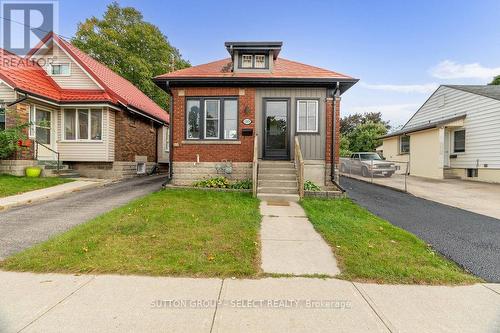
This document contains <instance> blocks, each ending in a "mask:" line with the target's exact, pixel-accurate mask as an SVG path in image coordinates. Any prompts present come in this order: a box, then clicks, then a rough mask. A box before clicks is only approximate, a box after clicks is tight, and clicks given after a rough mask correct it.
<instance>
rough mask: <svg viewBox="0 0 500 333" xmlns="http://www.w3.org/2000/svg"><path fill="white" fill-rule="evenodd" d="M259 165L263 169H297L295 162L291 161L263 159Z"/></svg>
mask: <svg viewBox="0 0 500 333" xmlns="http://www.w3.org/2000/svg"><path fill="white" fill-rule="evenodd" d="M259 167H261V168H262V169H295V165H294V163H293V162H289V161H284V162H282V161H279V162H276V161H261V162H259Z"/></svg>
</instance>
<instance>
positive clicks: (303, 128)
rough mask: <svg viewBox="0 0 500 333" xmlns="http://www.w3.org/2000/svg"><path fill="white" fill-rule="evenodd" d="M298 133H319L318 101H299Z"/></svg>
mask: <svg viewBox="0 0 500 333" xmlns="http://www.w3.org/2000/svg"><path fill="white" fill-rule="evenodd" d="M297 132H312V133H315V132H318V101H308V100H299V101H297Z"/></svg>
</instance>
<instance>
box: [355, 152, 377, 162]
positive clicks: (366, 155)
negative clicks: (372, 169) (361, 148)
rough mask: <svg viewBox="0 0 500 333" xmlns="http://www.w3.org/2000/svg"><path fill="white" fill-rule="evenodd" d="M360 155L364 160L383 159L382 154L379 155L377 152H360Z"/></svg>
mask: <svg viewBox="0 0 500 333" xmlns="http://www.w3.org/2000/svg"><path fill="white" fill-rule="evenodd" d="M359 157H360V158H361V159H362V160H368V161H371V160H381V158H380V156H378V154H376V153H372V154H359Z"/></svg>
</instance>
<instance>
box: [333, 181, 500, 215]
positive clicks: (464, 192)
mask: <svg viewBox="0 0 500 333" xmlns="http://www.w3.org/2000/svg"><path fill="white" fill-rule="evenodd" d="M346 177H350V178H356V179H359V180H362V181H364V182H371V181H372V179H371V178H366V177H362V176H361V175H357V174H351V175H346ZM373 183H375V184H379V185H383V186H387V187H391V188H394V189H397V190H404V189H405V180H404V176H403V175H393V176H392V177H390V178H386V177H374V178H373ZM340 185H342V181H341V184H340ZM406 187H407V190H408V193H411V194H413V195H414V196H417V197H420V198H424V199H427V200H432V201H435V202H439V203H442V204H445V205H448V206H452V207H457V208H461V209H465V210H468V211H471V212H474V213H477V214H482V215H486V216H490V217H493V218H496V219H500V195H499V193H500V184H492V183H485V182H476V181H468V180H460V179H442V180H438V179H430V178H423V177H415V176H408V177H406Z"/></svg>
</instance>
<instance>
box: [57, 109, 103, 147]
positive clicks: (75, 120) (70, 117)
mask: <svg viewBox="0 0 500 333" xmlns="http://www.w3.org/2000/svg"><path fill="white" fill-rule="evenodd" d="M64 139H65V140H102V110H99V109H76V110H75V109H66V110H64Z"/></svg>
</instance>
